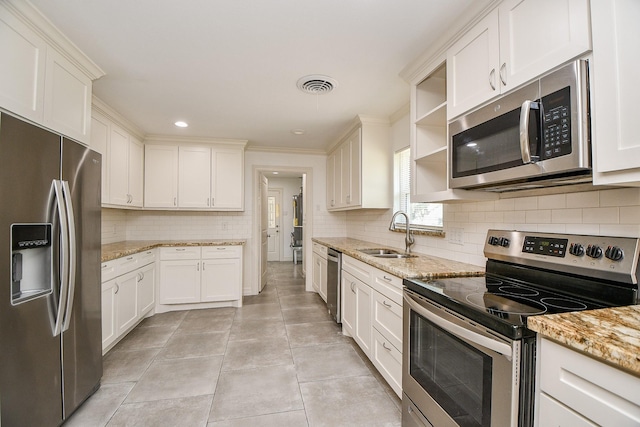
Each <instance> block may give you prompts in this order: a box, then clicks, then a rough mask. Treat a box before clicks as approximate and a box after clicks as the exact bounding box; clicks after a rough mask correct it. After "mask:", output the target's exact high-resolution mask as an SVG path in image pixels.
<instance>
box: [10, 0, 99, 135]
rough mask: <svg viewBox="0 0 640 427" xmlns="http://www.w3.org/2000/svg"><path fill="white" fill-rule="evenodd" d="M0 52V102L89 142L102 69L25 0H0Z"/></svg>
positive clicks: (63, 132)
mask: <svg viewBox="0 0 640 427" xmlns="http://www.w3.org/2000/svg"><path fill="white" fill-rule="evenodd" d="M0 56H1V57H2V61H0V76H2V78H0V107H2V108H5V109H6V110H8V111H11V112H13V113H15V114H17V115H19V116H22V117H24V118H26V119H29V120H32V121H34V122H36V123H38V124H41V125H42V126H45V127H47V128H50V129H52V130H54V131H56V132H59V133H61V134H63V135H65V136H68V137H70V138H73V139H76V140H78V141H80V142H83V143H85V144H87V145H88V144H89V141H90V137H91V135H90V127H91V85H92V81H93V80H95V79H97V78H99V77H101V76H103V75H104V72H103V71H102V70H100V68H99V67H98V66H96V65H95V64H94V63H93V62H92V61H91V60H90V59H89V58H87V57H86V56H85V55H84V54H83V53H82V52H81V51H79V50H78V49H77V47H75V46H74V45H72V44H71V43H70V42H69V41H68V39H67V38H66V37H65V36H64V35H63V34H61V33H60V32H59V31H58V30H57V29H56V28H55V27H54V26H53V25H52V24H51V23H50V22H49V21H47V20H46V19H44V18H43V17H42V15H41V14H40V13H39V12H38V11H37V10H36V9H34V8H33V6H32V5H31V4H30V3H29V2H24V1H15V0H7V1H3V2H2V3H0Z"/></svg>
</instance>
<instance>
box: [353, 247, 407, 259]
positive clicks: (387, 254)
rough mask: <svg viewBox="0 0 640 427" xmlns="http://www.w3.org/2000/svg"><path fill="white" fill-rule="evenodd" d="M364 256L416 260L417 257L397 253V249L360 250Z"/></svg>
mask: <svg viewBox="0 0 640 427" xmlns="http://www.w3.org/2000/svg"><path fill="white" fill-rule="evenodd" d="M358 250H359V251H360V252H362V253H363V254H367V255H371V256H373V257H376V258H415V256H416V255H410V254H406V253H402V252H399V251H396V250H395V249H358Z"/></svg>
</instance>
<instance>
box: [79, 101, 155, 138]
mask: <svg viewBox="0 0 640 427" xmlns="http://www.w3.org/2000/svg"><path fill="white" fill-rule="evenodd" d="M91 110H92V111H97V112H98V113H101V114H102V115H103V116H106V117H107V118H108V119H110V120H111V121H113V122H115V123H116V124H117V125H118V126H120V127H122V128H124V130H126V131H127V132H129V133H130V134H132V135H134V136H136V137H137V138H138V139H145V134H144V132H142V131H141V130H140V129H139V128H138V126H136V124H135V123H133V122H132V121H131V120H129V119H127V118H126V117H124V116H123V115H122V114H120V113H119V112H118V111H116V110H115V109H114V108H113V107H111V106H110V105H108V104H107V103H106V102H104V101H103V100H101V99H100V98H98V97H97V96H95V95H92V97H91Z"/></svg>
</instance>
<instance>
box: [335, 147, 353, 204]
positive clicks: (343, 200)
mask: <svg viewBox="0 0 640 427" xmlns="http://www.w3.org/2000/svg"><path fill="white" fill-rule="evenodd" d="M337 156H339V157H340V199H338V206H340V207H344V206H347V205H348V204H349V203H350V200H351V141H349V140H347V141H345V142H343V143H342V145H341V146H340V153H339V154H338V155H337ZM337 156H336V158H338V157H337Z"/></svg>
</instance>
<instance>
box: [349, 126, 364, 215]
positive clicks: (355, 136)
mask: <svg viewBox="0 0 640 427" xmlns="http://www.w3.org/2000/svg"><path fill="white" fill-rule="evenodd" d="M361 135H362V129H361V128H358V129H356V130H355V131H354V132H353V133H352V134H351V136H350V137H349V145H350V147H349V152H350V153H349V154H350V155H349V179H350V185H349V204H350V205H352V206H359V205H361V204H362V138H361Z"/></svg>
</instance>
